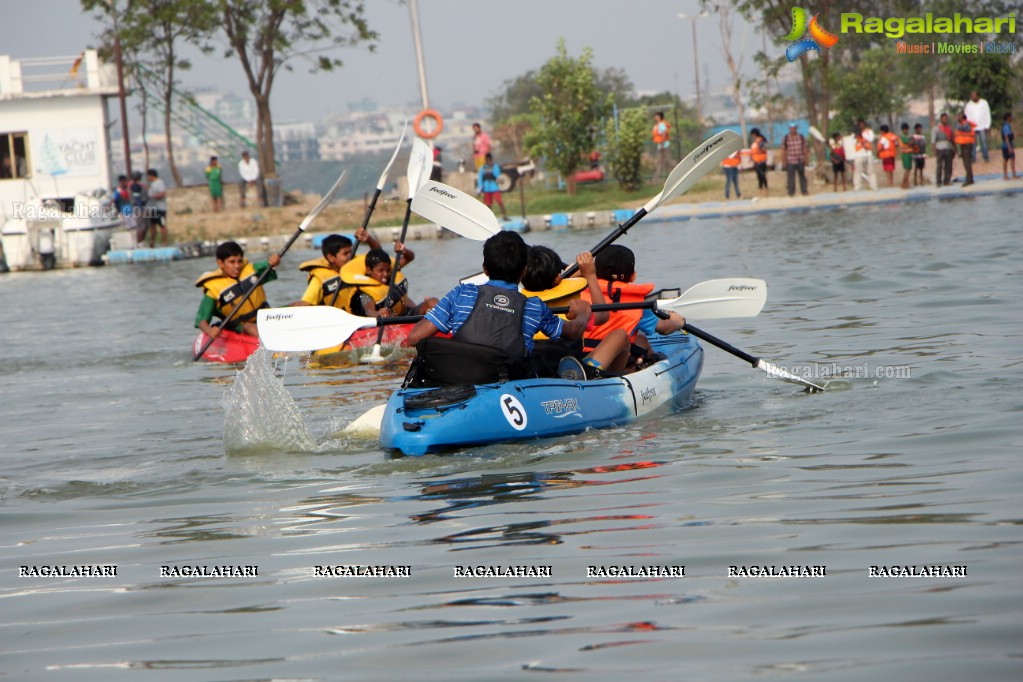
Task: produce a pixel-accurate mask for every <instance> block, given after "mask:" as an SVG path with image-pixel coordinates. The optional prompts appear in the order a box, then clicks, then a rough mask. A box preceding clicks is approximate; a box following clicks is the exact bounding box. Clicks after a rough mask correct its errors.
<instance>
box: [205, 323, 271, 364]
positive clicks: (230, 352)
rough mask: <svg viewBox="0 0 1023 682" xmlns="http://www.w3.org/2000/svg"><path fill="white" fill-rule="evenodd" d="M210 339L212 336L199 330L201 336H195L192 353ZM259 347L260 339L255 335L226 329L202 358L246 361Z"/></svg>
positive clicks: (222, 360)
mask: <svg viewBox="0 0 1023 682" xmlns="http://www.w3.org/2000/svg"><path fill="white" fill-rule="evenodd" d="M209 339H210V337H208V336H206V335H205V334H203V333H202V332H199V336H197V337H195V343H194V344H192V355H193V356H194V355H195V354H197V353H198V352H199V351H200V350H202V347H203V346H204V345H205V344H206V342H207V341H209ZM257 348H259V339H258V338H256V337H255V336H249V335H248V334H239V333H237V332H233V331H230V330H227V329H225V330H223V331H222V332H220V334H219V335H218V336H217V338H215V339H214V340H213V343H211V344H210V347H209V348H207V349H206V352H205V353H203V356H202V358H200V359H201V360H206V361H208V362H245V361H246V360H248V359H249V356H250V355H252V354H253V353H255V352H256V349H257Z"/></svg>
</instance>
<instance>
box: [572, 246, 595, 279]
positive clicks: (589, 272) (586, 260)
mask: <svg viewBox="0 0 1023 682" xmlns="http://www.w3.org/2000/svg"><path fill="white" fill-rule="evenodd" d="M575 264H576V265H578V266H579V274H580V275H582V276H583V277H585V278H586V279H589V278H590V277H596V276H597V265H596V263H595V262H594V260H593V254H592V253H590V252H589V251H583V252H582V253H580V254H579V255H578V256H576V257H575Z"/></svg>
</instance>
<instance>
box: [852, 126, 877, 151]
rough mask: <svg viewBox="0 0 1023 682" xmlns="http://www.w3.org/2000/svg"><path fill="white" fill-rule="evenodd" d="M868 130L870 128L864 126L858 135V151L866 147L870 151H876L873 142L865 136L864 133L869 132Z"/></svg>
mask: <svg viewBox="0 0 1023 682" xmlns="http://www.w3.org/2000/svg"><path fill="white" fill-rule="evenodd" d="M868 130H870V128H864V129H863V132H861V133H860V134H859V135H857V136H856V151H858V152H861V151H863V150H864V149H866V150H867V151H868V152H872V151H874V145H873V143H871V142H869V141H868V140H866V139H864V137H863V133H865V132H867V131H868Z"/></svg>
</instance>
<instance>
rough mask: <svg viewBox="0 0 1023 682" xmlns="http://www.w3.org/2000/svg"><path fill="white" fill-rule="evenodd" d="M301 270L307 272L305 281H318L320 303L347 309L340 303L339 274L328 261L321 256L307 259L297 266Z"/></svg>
mask: <svg viewBox="0 0 1023 682" xmlns="http://www.w3.org/2000/svg"><path fill="white" fill-rule="evenodd" d="M298 269H299V270H301V271H302V272H307V273H309V278H308V279H307V280H306V283H307V284H308V283H309V282H311V281H313V279H316V281H318V282H319V283H320V305H333V306H334V307H335V308H341V309H342V310H347V308H346V307H345V306H344V305H342V304H341V303H340V300H341V295H340V291H341V289H342V286H343V284H342V282H341V275H340V274H339V273H338V272H336V271H335V270H334V269H333V268H331V267H330V263H328V262H327V259H326V258H325V257H323V256H320V257H319V258H316V259H313V260H307V261H306V262H305V263H302V264H301V265H299V266H298Z"/></svg>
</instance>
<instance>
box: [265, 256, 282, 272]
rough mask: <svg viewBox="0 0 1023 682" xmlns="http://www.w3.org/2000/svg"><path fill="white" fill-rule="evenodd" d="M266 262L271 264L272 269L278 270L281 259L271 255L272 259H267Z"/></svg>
mask: <svg viewBox="0 0 1023 682" xmlns="http://www.w3.org/2000/svg"><path fill="white" fill-rule="evenodd" d="M266 262H267V263H269V264H270V267H271V268H276V267H277V266H278V265H280V264H281V257H280V256H278V255H277V254H276V253H271V254H270V257H269V258H267V259H266Z"/></svg>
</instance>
